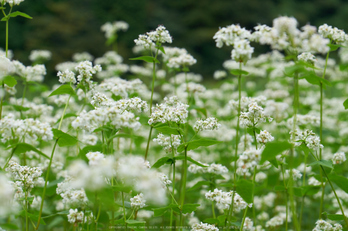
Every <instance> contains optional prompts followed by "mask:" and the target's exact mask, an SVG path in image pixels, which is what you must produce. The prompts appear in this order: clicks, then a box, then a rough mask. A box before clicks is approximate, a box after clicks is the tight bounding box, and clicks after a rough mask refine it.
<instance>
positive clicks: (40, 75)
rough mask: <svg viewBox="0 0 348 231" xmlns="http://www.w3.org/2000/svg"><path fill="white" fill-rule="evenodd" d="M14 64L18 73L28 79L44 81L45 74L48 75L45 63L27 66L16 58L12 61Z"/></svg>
mask: <svg viewBox="0 0 348 231" xmlns="http://www.w3.org/2000/svg"><path fill="white" fill-rule="evenodd" d="M12 64H13V65H14V66H15V69H16V73H17V74H18V75H20V76H22V77H23V78H25V79H26V80H27V81H34V82H42V81H43V80H44V75H46V67H45V65H42V64H38V65H35V66H28V67H26V66H24V65H23V64H22V63H21V62H19V61H16V60H15V61H12Z"/></svg>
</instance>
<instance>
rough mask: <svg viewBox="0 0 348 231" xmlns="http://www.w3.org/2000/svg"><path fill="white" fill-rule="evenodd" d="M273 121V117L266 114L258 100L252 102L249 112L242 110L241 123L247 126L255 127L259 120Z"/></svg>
mask: <svg viewBox="0 0 348 231" xmlns="http://www.w3.org/2000/svg"><path fill="white" fill-rule="evenodd" d="M267 120H268V121H269V122H271V121H272V120H273V119H272V118H271V117H270V116H268V115H266V114H265V112H264V110H263V108H262V107H260V106H259V105H258V104H257V103H256V102H252V103H250V104H249V106H248V111H247V112H242V113H241V115H240V123H241V124H242V125H243V126H245V127H254V126H256V125H257V124H258V123H259V122H266V121H267Z"/></svg>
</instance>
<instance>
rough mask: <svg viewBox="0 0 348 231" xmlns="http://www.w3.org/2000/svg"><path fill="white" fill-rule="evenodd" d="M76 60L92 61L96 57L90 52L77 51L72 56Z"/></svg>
mask: <svg viewBox="0 0 348 231" xmlns="http://www.w3.org/2000/svg"><path fill="white" fill-rule="evenodd" d="M72 59H73V60H74V62H83V61H92V60H93V59H94V57H93V55H91V54H90V53H88V52H81V53H75V54H73V56H72Z"/></svg>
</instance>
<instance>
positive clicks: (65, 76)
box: [57, 70, 76, 84]
mask: <svg viewBox="0 0 348 231" xmlns="http://www.w3.org/2000/svg"><path fill="white" fill-rule="evenodd" d="M57 76H58V77H59V82H60V83H72V84H75V83H76V78H75V73H74V72H72V71H69V70H65V71H64V72H61V71H58V73H57Z"/></svg>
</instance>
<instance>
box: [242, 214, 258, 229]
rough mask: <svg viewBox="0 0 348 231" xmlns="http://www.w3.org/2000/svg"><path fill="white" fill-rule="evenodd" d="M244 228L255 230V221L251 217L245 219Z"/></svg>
mask: <svg viewBox="0 0 348 231" xmlns="http://www.w3.org/2000/svg"><path fill="white" fill-rule="evenodd" d="M243 230H245V231H255V227H254V222H253V221H252V220H251V219H250V218H249V217H246V218H245V221H244V224H243Z"/></svg>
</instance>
